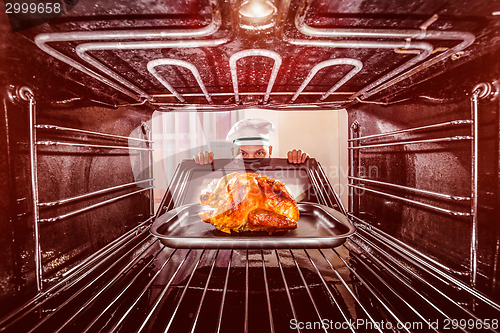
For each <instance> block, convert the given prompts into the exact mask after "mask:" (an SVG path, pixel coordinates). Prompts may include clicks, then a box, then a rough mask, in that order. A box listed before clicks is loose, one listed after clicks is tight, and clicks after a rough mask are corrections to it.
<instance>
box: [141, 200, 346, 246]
mask: <svg viewBox="0 0 500 333" xmlns="http://www.w3.org/2000/svg"><path fill="white" fill-rule="evenodd" d="M297 206H298V207H299V211H300V218H299V221H298V223H297V224H298V227H297V228H296V229H294V230H290V231H283V232H280V233H276V234H273V235H269V234H268V233H267V232H263V231H262V232H261V231H259V232H255V231H245V232H239V233H236V232H232V233H231V234H227V233H224V232H222V231H220V230H217V229H215V227H214V226H213V225H211V224H210V223H206V222H203V221H202V220H201V218H200V217H199V216H198V213H199V212H200V211H202V210H205V209H206V207H205V206H201V205H200V204H188V205H184V206H181V207H178V208H175V209H172V210H170V211H168V212H166V213H165V214H163V215H160V216H159V217H158V218H157V219H156V220H155V222H154V223H153V225H152V226H151V229H150V231H151V233H152V234H153V235H155V236H156V237H158V238H159V239H160V241H161V242H162V243H163V244H165V245H166V246H169V247H173V248H190V249H297V248H301V249H303V248H316V249H317V248H329V247H337V246H339V245H342V244H343V243H344V242H345V240H346V239H347V237H349V236H350V235H352V234H353V233H354V232H355V228H354V226H353V225H352V224H351V223H350V222H349V220H348V218H347V217H346V216H345V215H343V214H342V213H340V212H338V211H336V210H334V209H332V208H330V207H326V206H323V205H320V204H316V203H312V202H299V203H297Z"/></svg>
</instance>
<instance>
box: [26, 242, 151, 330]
mask: <svg viewBox="0 0 500 333" xmlns="http://www.w3.org/2000/svg"><path fill="white" fill-rule="evenodd" d="M153 244H154V242H152V243H150V244H149V245H148V246H147V247H146V248H145V249H144V251H146V250H147V249H149V248H150V247H151V246H152V245H153ZM141 246H142V243H139V244H137V245H135V246H134V247H133V248H132V249H130V250H129V251H128V252H127V253H133V252H134V251H135V250H137V249H138V248H140V247H141ZM144 251H143V252H144ZM139 260H140V256H138V257H137V258H136V259H135V260H133V261H131V262H129V263H128V264H127V265H126V266H125V267H124V268H123V269H122V270H121V271H120V273H119V274H117V275H116V276H115V279H116V278H118V277H119V276H120V275H121V274H122V273H123V272H125V271H126V270H128V269H129V268H130V267H132V266H133V265H135V264H136V263H137V262H138V261H139ZM118 263H119V261H118V260H117V261H115V262H113V263H112V264H111V265H110V266H109V267H108V269H107V270H106V271H105V272H101V274H99V275H98V276H97V277H95V278H94V279H93V280H92V281H91V282H89V283H88V284H86V285H85V286H83V287H82V288H81V289H80V290H79V292H75V293H73V295H71V296H70V297H68V298H67V299H65V301H64V302H63V303H62V304H59V305H58V306H57V308H56V309H55V310H54V311H52V312H51V313H50V314H48V315H47V316H45V317H44V318H42V319H40V320H39V321H38V322H37V324H36V325H35V326H34V327H32V328H31V329H30V330H29V333H31V332H33V331H35V330H36V329H37V328H38V327H40V326H41V325H42V324H43V323H45V322H46V321H47V320H48V319H50V318H51V317H52V316H53V315H54V314H55V313H56V312H57V310H59V309H61V308H63V307H64V306H65V305H67V304H68V303H70V302H71V301H72V300H73V299H75V298H76V297H77V296H78V295H79V293H80V292H81V291H82V290H83V289H85V288H88V287H90V286H92V285H93V284H94V283H96V282H98V281H99V280H100V279H101V278H102V277H103V276H104V275H105V274H106V273H107V272H108V271H109V270H110V269H112V268H113V267H115V266H116V265H118Z"/></svg>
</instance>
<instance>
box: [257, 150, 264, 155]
mask: <svg viewBox="0 0 500 333" xmlns="http://www.w3.org/2000/svg"><path fill="white" fill-rule="evenodd" d="M256 155H257V156H266V153H265V152H263V151H260V150H259V151H258V152H257V154H256Z"/></svg>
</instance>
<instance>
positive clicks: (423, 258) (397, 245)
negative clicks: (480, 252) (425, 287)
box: [347, 213, 469, 275]
mask: <svg viewBox="0 0 500 333" xmlns="http://www.w3.org/2000/svg"><path fill="white" fill-rule="evenodd" d="M347 215H348V216H349V217H351V218H353V219H355V220H356V221H357V222H358V223H361V224H362V225H363V226H367V227H369V229H370V232H371V233H376V234H377V237H378V238H380V239H382V240H383V241H384V242H385V243H387V244H388V245H390V246H391V247H392V248H393V249H397V250H398V251H400V252H402V253H405V254H406V255H408V256H410V257H411V258H414V259H415V260H417V261H419V262H421V263H423V264H424V265H426V266H427V267H429V268H430V269H432V270H436V269H441V270H443V271H445V272H448V273H451V274H456V275H468V274H469V273H468V272H464V271H457V270H455V269H452V268H450V267H448V266H445V265H443V264H441V263H440V262H438V261H436V260H434V259H433V258H431V257H429V256H427V255H425V254H423V253H422V252H420V251H418V250H416V249H414V248H413V247H411V246H409V245H407V244H405V243H403V242H401V241H400V240H399V239H397V238H395V237H393V236H391V235H389V234H388V233H386V232H384V231H382V230H380V229H378V228H377V227H374V226H373V225H371V224H370V223H368V222H367V221H364V220H362V219H360V218H359V217H357V216H355V215H354V214H352V213H348V214H347ZM431 263H432V265H435V266H436V267H438V268H436V267H434V266H432V265H431Z"/></svg>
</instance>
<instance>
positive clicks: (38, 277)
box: [29, 93, 43, 293]
mask: <svg viewBox="0 0 500 333" xmlns="http://www.w3.org/2000/svg"><path fill="white" fill-rule="evenodd" d="M29 121H30V173H31V192H32V193H31V196H32V199H33V202H32V203H33V233H34V241H35V251H34V257H35V258H34V260H35V281H36V289H37V291H38V293H40V291H41V290H42V287H43V286H42V276H43V270H42V255H41V249H40V230H39V226H38V219H39V212H38V202H39V198H38V174H37V169H38V162H37V161H38V157H37V149H36V131H35V125H36V101H35V98H34V96H33V95H32V94H31V93H30V96H29Z"/></svg>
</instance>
